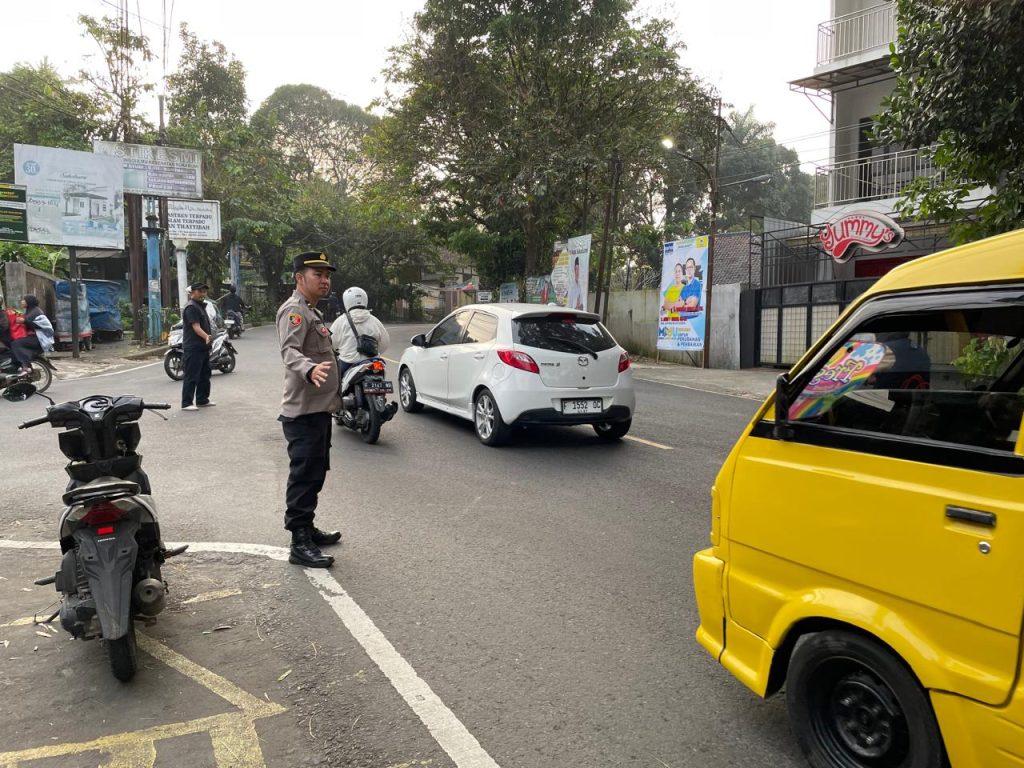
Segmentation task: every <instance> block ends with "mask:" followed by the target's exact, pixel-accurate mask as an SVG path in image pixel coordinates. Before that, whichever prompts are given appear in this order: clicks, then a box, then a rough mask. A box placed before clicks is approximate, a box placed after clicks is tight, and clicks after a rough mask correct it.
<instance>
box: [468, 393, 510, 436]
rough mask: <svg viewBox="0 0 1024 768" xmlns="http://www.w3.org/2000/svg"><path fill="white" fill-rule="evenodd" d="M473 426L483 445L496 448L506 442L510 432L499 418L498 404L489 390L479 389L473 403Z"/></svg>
mask: <svg viewBox="0 0 1024 768" xmlns="http://www.w3.org/2000/svg"><path fill="white" fill-rule="evenodd" d="M473 426H474V428H475V429H476V436H477V437H479V438H480V442H481V443H483V444H484V445H490V446H496V445H501V444H502V443H504V442H506V441H507V440H508V437H509V434H511V432H512V430H511V428H510V427H509V426H508V424H506V423H505V421H504V420H503V419H502V418H501V412H500V411H499V410H498V404H497V403H496V402H494V395H492V394H491V391H490V390H489V389H481V390H480V393H479V394H478V395H477V396H476V400H475V401H474V402H473Z"/></svg>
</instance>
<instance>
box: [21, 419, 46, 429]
mask: <svg viewBox="0 0 1024 768" xmlns="http://www.w3.org/2000/svg"><path fill="white" fill-rule="evenodd" d="M49 420H50V417H49V416H43V417H42V418H39V419H32V421H26V422H25V423H24V424H19V425H18V429H28V428H29V427H38V426H39V425H40V424H46V423H47V422H48V421H49Z"/></svg>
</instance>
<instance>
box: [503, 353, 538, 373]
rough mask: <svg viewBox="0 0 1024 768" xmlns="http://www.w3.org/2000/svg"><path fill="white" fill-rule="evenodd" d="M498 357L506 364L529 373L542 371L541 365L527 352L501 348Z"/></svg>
mask: <svg viewBox="0 0 1024 768" xmlns="http://www.w3.org/2000/svg"><path fill="white" fill-rule="evenodd" d="M498 359H499V360H501V362H503V363H505V365H511V366H512V367H513V368H518V369H519V370H521V371H527V372H529V373H540V366H538V365H537V363H536V362H535V361H534V359H533V358H532V357H530V356H529V355H528V354H526V353H525V352H516V351H514V350H511V349H499V350H498Z"/></svg>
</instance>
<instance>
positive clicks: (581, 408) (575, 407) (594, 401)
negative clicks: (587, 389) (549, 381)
mask: <svg viewBox="0 0 1024 768" xmlns="http://www.w3.org/2000/svg"><path fill="white" fill-rule="evenodd" d="M602 410H603V409H602V408H601V399H600V398H587V399H585V400H584V399H578V400H563V401H562V413H600V412H601V411H602Z"/></svg>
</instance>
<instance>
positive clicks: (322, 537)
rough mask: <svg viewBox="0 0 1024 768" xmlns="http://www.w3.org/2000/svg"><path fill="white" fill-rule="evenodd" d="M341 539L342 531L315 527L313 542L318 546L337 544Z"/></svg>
mask: <svg viewBox="0 0 1024 768" xmlns="http://www.w3.org/2000/svg"><path fill="white" fill-rule="evenodd" d="M339 541H341V531H321V530H320V529H319V528H314V529H313V543H314V544H316V545H317V546H318V547H327V546H330V545H331V544H337V543H338V542H339Z"/></svg>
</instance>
